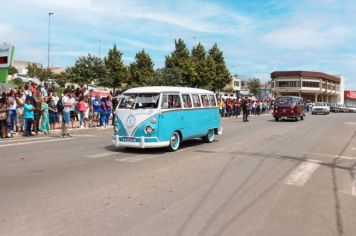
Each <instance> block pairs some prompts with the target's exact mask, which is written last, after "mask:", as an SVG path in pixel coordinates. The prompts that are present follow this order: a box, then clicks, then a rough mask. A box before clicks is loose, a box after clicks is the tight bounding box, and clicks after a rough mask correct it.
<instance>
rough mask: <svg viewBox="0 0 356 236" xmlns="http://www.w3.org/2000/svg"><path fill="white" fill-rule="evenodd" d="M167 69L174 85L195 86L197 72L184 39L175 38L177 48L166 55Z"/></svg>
mask: <svg viewBox="0 0 356 236" xmlns="http://www.w3.org/2000/svg"><path fill="white" fill-rule="evenodd" d="M165 69H166V70H165V72H166V73H169V76H170V79H171V80H173V81H172V82H173V84H174V85H178V86H194V84H195V78H196V73H195V70H194V66H193V63H192V59H191V57H190V53H189V49H188V48H187V46H186V45H185V43H184V41H183V40H182V39H178V40H175V50H174V51H173V52H172V53H171V55H169V56H166V60H165Z"/></svg>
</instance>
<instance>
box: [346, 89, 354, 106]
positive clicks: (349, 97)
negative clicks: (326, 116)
mask: <svg viewBox="0 0 356 236" xmlns="http://www.w3.org/2000/svg"><path fill="white" fill-rule="evenodd" d="M344 99H345V105H346V106H356V91H349V90H347V91H346V90H345V92H344Z"/></svg>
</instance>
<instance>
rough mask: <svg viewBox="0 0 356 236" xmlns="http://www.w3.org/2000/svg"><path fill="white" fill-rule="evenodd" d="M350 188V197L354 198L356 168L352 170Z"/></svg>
mask: <svg viewBox="0 0 356 236" xmlns="http://www.w3.org/2000/svg"><path fill="white" fill-rule="evenodd" d="M351 173H352V188H351V195H352V196H354V197H356V166H355V167H354V168H353V169H352V172H351Z"/></svg>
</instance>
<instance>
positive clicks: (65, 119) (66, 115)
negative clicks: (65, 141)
mask: <svg viewBox="0 0 356 236" xmlns="http://www.w3.org/2000/svg"><path fill="white" fill-rule="evenodd" d="M62 104H63V107H64V108H63V111H62V134H61V137H62V138H65V137H69V138H71V136H70V134H69V133H68V127H69V122H70V109H71V107H72V106H73V105H72V103H71V100H70V91H69V90H68V89H66V90H65V91H64V96H63V98H62Z"/></svg>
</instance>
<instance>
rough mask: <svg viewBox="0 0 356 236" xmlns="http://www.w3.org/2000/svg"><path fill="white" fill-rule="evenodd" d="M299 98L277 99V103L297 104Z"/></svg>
mask: <svg viewBox="0 0 356 236" xmlns="http://www.w3.org/2000/svg"><path fill="white" fill-rule="evenodd" d="M297 100H298V99H297V98H293V97H280V98H277V100H276V103H277V104H286V105H287V104H292V105H293V104H295V103H297Z"/></svg>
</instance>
